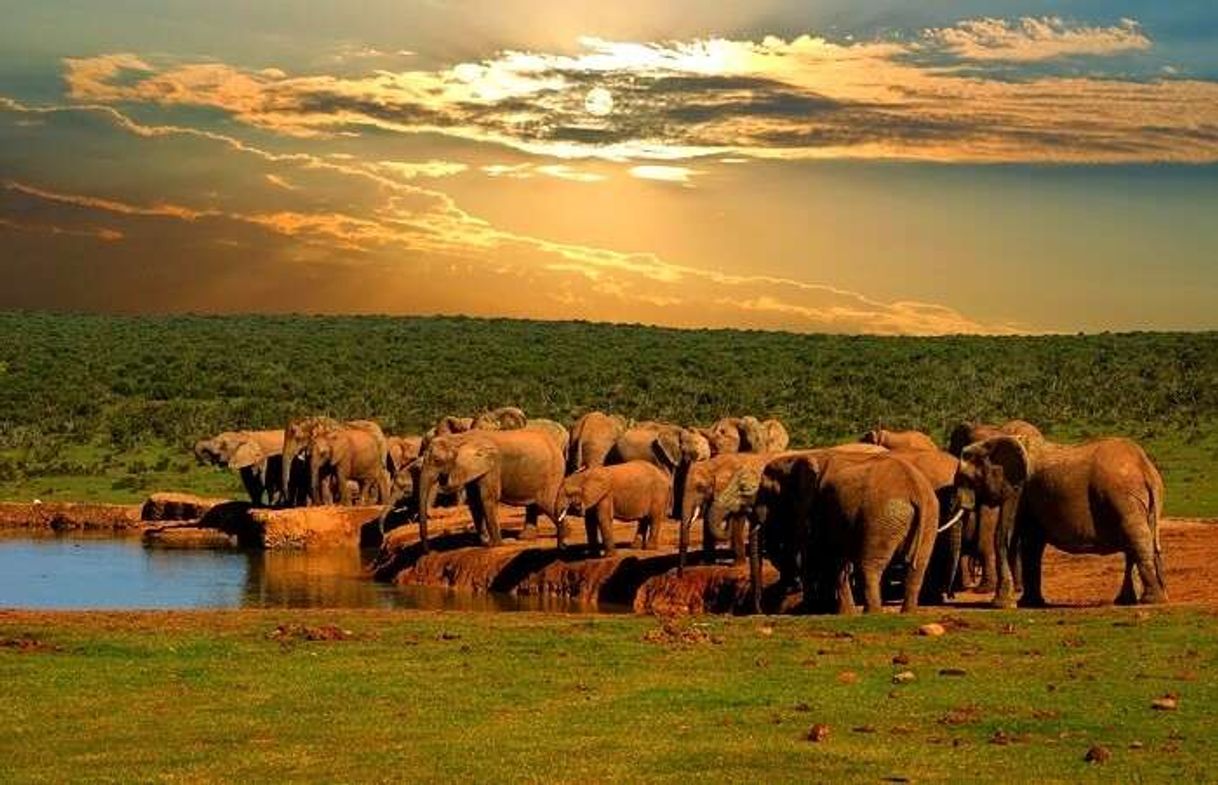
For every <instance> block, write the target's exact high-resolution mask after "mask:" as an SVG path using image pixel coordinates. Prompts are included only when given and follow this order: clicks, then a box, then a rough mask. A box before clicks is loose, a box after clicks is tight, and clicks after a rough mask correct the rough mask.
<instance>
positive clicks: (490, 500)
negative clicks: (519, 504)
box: [476, 479, 537, 548]
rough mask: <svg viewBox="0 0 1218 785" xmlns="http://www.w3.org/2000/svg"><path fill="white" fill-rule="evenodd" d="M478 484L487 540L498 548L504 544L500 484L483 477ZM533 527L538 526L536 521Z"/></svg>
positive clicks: (491, 545) (493, 546) (490, 544)
mask: <svg viewBox="0 0 1218 785" xmlns="http://www.w3.org/2000/svg"><path fill="white" fill-rule="evenodd" d="M476 485H477V491H478V495H479V497H480V499H481V501H482V514H483V516H484V517H485V518H486V541H487V544H488V545H489V546H490V547H492V548H496V547H498V546H500V545H503V534H502V533H501V532H500V531H499V484H498V483H497V482H494V481H493V480H491V479H483V480H482V481H480V482H478V483H476ZM526 528H527V525H526ZM533 528H534V530H536V528H537V522H536V521H534V522H533Z"/></svg>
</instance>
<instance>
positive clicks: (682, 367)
mask: <svg viewBox="0 0 1218 785" xmlns="http://www.w3.org/2000/svg"><path fill="white" fill-rule="evenodd" d="M0 336H2V337H3V338H2V340H0V450H15V449H31V450H34V451H36V452H37V451H40V447H41V446H43V445H49V444H55V443H58V442H61V441H63V440H69V441H73V442H76V443H81V442H93V443H102V444H109V445H113V446H114V447H115V448H117V449H129V448H132V447H136V446H138V445H140V444H143V443H147V442H163V443H169V444H178V445H181V446H185V445H186V444H187V443H189V442H191V441H193V440H194V439H195V438H197V437H199V436H200V435H202V434H209V433H212V432H215V431H217V430H222V429H225V428H232V427H277V426H279V425H282V424H283V423H284V422H285V421H286V420H287V419H288V418H289V417H292V416H294V415H298V414H304V413H313V412H326V413H330V414H333V415H336V416H339V417H352V418H353V417H371V418H376V419H378V420H380V421H381V422H382V423H383V424H384V425H385V427H386V430H388V431H391V432H410V431H414V432H417V431H420V430H422V429H424V428H425V427H427V426H428V425H430V424H431V423H433V422H434V421H435V420H436V418H438V417H439V416H441V415H443V414H448V413H466V412H474V411H476V410H480V409H484V408H488V407H492V406H498V405H502V404H509V403H510V404H515V405H519V406H521V407H522V408H524V409H525V410H526V411H527V412H529V413H530V414H531V415H535V416H545V417H551V418H554V419H558V420H571V419H573V418H574V417H576V416H578V415H579V414H580V413H581V412H583V411H586V410H588V409H591V408H601V409H606V410H610V411H614V412H619V413H622V414H625V415H627V416H633V417H639V418H644V417H646V418H655V419H666V420H675V421H679V422H703V423H706V422H710V421H713V420H715V419H716V418H718V417H719V416H721V415H724V414H728V413H737V412H755V413H758V414H762V415H766V416H776V417H779V418H781V419H782V420H783V421H784V422H786V423H787V424H788V427H789V428H790V431H791V434H792V437H793V440H794V442H795V443H819V442H825V441H830V440H834V439H840V438H843V437H848V436H852V435H856V434H857V433H859V432H861V431H862V430H864V429H866V428H869V427H871V426H873V425H874V424H875V423H877V422H879V421H883V423H884V424H885V425H887V426H890V427H911V428H919V429H922V430H925V431H928V432H929V433H931V434H933V435H935V436H937V437H939V436H942V434H943V433H944V432H945V431H946V430H947V429H948V428H950V426H951V425H952V424H954V423H955V422H957V421H958V420H959V419H960V418H962V417H966V418H968V417H972V418H980V419H987V420H1000V419H1004V418H1007V417H1014V416H1019V417H1023V418H1026V419H1029V420H1032V421H1034V422H1036V423H1038V424H1042V425H1043V426H1045V427H1046V428H1047V429H1049V430H1050V431H1053V430H1061V429H1066V430H1068V431H1069V432H1071V433H1086V432H1096V433H1098V432H1107V431H1119V432H1122V433H1127V434H1130V435H1134V436H1140V437H1153V436H1155V435H1158V434H1160V433H1162V432H1164V431H1170V432H1175V433H1179V434H1181V435H1185V436H1187V435H1188V434H1193V433H1200V432H1205V431H1208V430H1209V429H1211V428H1212V426H1213V424H1214V423H1215V421H1218V333H1203V334H1124V335H1096V336H1053V337H1019V338H984V337H950V338H926V339H924V338H882V337H846V336H823V335H792V334H783V333H762V332H739V331H722V330H716V331H709V330H703V331H681V330H668V329H657V328H645V327H635V326H616V325H599V324H587V323H543V322H526V321H507V320H475V319H463V318H388V317H261V316H258V317H254V316H240V317H195V316H174V317H156V318H121V317H104V316H63V315H47V314H12V313H10V314H2V315H0Z"/></svg>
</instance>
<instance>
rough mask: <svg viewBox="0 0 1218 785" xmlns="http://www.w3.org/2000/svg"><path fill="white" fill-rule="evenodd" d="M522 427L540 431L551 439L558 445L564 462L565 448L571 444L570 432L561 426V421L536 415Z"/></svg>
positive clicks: (565, 456)
mask: <svg viewBox="0 0 1218 785" xmlns="http://www.w3.org/2000/svg"><path fill="white" fill-rule="evenodd" d="M524 427H525V429H526V430H530V431H541V432H542V433H544V434H546V435H548V436H549V437H550V438H551V439H553V440H554V443H555V444H557V445H558V451H559V452H561V453H562V455H563V462H564V464H565V462H566V458H567V450H568V449H569V448H570V446H571V434H570V432H569V431H568V430H567V429H566V427H565V426H563V425H562V424H561V423H557V422H555V421H554V420H547V419H545V418H541V417H538V418H536V419H533V420H529V424H528V425H526V426H524Z"/></svg>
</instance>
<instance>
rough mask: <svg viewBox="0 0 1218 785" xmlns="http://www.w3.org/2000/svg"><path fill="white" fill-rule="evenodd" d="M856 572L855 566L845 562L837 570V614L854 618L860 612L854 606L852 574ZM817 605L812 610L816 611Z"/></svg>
mask: <svg viewBox="0 0 1218 785" xmlns="http://www.w3.org/2000/svg"><path fill="white" fill-rule="evenodd" d="M853 572H854V565H853V564H851V563H850V562H849V561H846V562H843V563H842V564H841V566H839V567H838V569H837V612H838V613H839V614H841V615H843V616H853V615H855V614H857V613H858V612H859V608H858V606H857V605H855V604H854V586H852V585H851V583H852V581H851V580H850V578H851V574H852V573H853ZM816 605H819V603H815V605H814V607H813V608H812V610H816V609H817V608H816V607H815V606H816Z"/></svg>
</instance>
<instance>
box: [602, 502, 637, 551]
mask: <svg viewBox="0 0 1218 785" xmlns="http://www.w3.org/2000/svg"><path fill="white" fill-rule="evenodd" d="M596 521H597V523H598V524H599V525H600V532H601V548H603V549H604V552H605V555H606V556H612V555H613V552H614V550H616V549H617V542H616V541H615V539H614V536H613V499H612V498H611V496H609V495H606V496H605V498H603V499H601V500H600V502H599V503H598V504H597V505H596ZM632 547H633V546H632Z"/></svg>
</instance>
